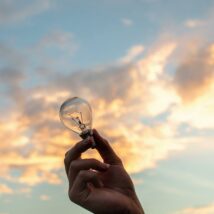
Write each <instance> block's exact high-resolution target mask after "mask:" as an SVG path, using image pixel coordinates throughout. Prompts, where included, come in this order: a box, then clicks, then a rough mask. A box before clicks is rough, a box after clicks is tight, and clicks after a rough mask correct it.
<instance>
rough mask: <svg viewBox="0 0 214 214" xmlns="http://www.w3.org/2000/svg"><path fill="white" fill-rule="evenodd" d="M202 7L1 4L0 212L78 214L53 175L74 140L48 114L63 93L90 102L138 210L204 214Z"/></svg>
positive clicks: (210, 203) (210, 87)
mask: <svg viewBox="0 0 214 214" xmlns="http://www.w3.org/2000/svg"><path fill="white" fill-rule="evenodd" d="M213 10H214V2H213V1H211V0H210V1H209V0H206V1H199V0H194V1H193V0H188V1H169V0H168V1H167V0H132V1H131V0H123V1H122V0H115V1H112V0H109V1H106V0H102V1H97V0H96V1H95V0H92V1H87V2H86V1H81V0H79V1H75V0H71V1H68V0H63V1H57V0H52V1H51V0H31V1H27V0H21V1H15V0H1V1H0V96H1V101H0V112H1V115H2V117H1V118H0V142H1V143H0V162H1V164H2V166H1V169H0V214H14V213H16V214H19V213H20V214H21V213H29V212H30V213H32V214H33V213H38V212H39V213H50V212H51V213H52V214H55V213H59V212H64V213H66V212H67V213H69V212H71V213H87V211H85V210H83V209H82V208H79V207H78V206H77V205H75V204H72V203H71V202H70V201H69V199H68V197H67V181H66V178H65V173H64V169H63V159H64V153H65V152H66V151H67V149H69V148H70V147H71V146H72V145H74V143H75V142H76V141H78V140H79V139H78V137H76V136H74V135H73V134H72V133H70V132H69V131H67V130H65V129H64V128H63V126H62V125H61V124H60V121H59V118H58V110H59V106H60V104H61V103H62V102H63V101H64V100H65V99H67V98H68V97H72V96H80V97H83V98H85V99H87V100H88V101H89V102H90V103H91V105H92V108H93V113H94V127H96V128H97V129H98V130H100V132H101V133H102V134H103V135H104V136H105V137H106V138H108V139H109V141H110V142H111V143H112V146H113V147H114V149H115V150H116V151H117V153H118V154H119V156H121V158H122V160H123V162H124V164H125V166H126V168H127V170H128V172H129V173H130V175H131V177H132V178H133V181H134V183H135V187H136V191H137V194H138V196H139V198H140V201H141V203H142V205H143V207H144V208H145V211H146V213H151V214H189V213H191V214H198V213H203V214H211V213H214V197H213V190H214V184H213V176H214V174H213V172H212V170H211V169H212V166H211V163H212V162H213V161H214V158H213V155H212V154H213V152H214V134H213V133H214V129H213V127H214V123H213V121H214V111H213V109H214V101H213V99H212V98H213V94H214V75H213V68H214V43H213V40H212V38H213V33H214V32H213V30H212V26H213V22H214V16H213V15H212V14H213ZM115 119H116V123H115ZM89 156H90V157H91V156H94V157H97V155H96V154H95V153H94V152H92V151H90V152H89V153H87V154H86V157H89Z"/></svg>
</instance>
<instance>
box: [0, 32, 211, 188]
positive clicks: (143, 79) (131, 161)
mask: <svg viewBox="0 0 214 214" xmlns="http://www.w3.org/2000/svg"><path fill="white" fill-rule="evenodd" d="M70 41H72V35H71V34H66V33H65V34H60V33H59V34H58V33H57V34H55V33H54V34H48V35H47V36H45V37H44V38H43V39H41V40H40V42H39V43H38V47H39V49H40V48H42V47H44V48H47V49H49V48H50V47H52V45H55V42H56V43H57V45H56V46H57V47H58V48H59V49H60V48H62V49H64V48H65V49H66V48H67V46H66V45H67V44H70ZM178 45H179V44H177V42H161V43H160V44H156V45H155V46H153V47H151V48H149V50H146V51H144V46H143V45H136V46H133V47H131V48H130V50H129V51H128V52H127V55H126V56H124V57H121V59H123V60H122V61H123V63H118V61H120V62H121V59H120V60H118V61H116V63H112V65H108V66H104V67H102V68H101V67H97V68H91V69H88V70H79V71H76V72H69V73H59V72H56V71H55V70H54V71H50V72H48V73H46V74H45V75H44V76H43V81H42V82H39V81H38V82H37V84H33V85H32V86H31V87H29V86H28V87H26V86H25V85H23V84H22V81H23V78H24V79H25V75H26V73H24V75H23V74H22V72H21V73H20V69H19V70H18V71H17V73H16V72H15V71H13V72H15V73H13V72H11V73H7V75H6V77H5V82H7V84H8V85H13V84H14V85H16V84H17V85H18V86H19V87H21V91H18V94H19V95H20V96H19V97H20V99H15V97H14V93H15V91H12V92H11V93H8V97H7V99H8V100H10V101H13V102H12V104H11V105H12V107H11V108H12V109H13V111H8V110H7V108H8V106H7V108H5V109H4V110H2V114H3V115H4V117H2V118H1V119H0V140H1V142H2V143H1V145H0V148H1V149H0V162H1V169H0V177H1V178H2V179H5V180H7V181H9V182H18V183H20V184H21V185H23V184H26V185H28V186H33V185H37V184H40V183H44V182H47V183H50V184H60V182H61V179H62V178H61V174H60V171H61V170H62V169H63V158H64V153H65V152H66V151H67V150H68V149H69V148H70V147H71V146H72V145H74V144H75V142H76V141H79V140H80V139H79V138H78V136H76V137H75V136H74V135H72V133H71V132H69V131H68V130H66V129H64V128H63V126H62V124H60V121H59V116H58V111H59V107H60V104H61V103H62V102H63V101H64V100H65V99H67V98H68V97H72V96H80V97H83V98H85V99H87V100H88V101H89V102H90V103H91V105H92V108H93V112H94V127H96V128H97V129H98V130H100V131H101V133H102V134H103V135H104V136H105V137H106V138H107V139H108V140H109V142H110V143H111V145H112V146H113V148H114V149H115V150H116V152H117V153H118V154H119V156H120V157H121V158H122V160H123V162H124V165H125V166H126V168H127V170H128V172H129V173H139V172H142V171H144V170H145V169H149V168H153V167H156V165H157V163H158V161H159V160H161V159H164V158H167V156H168V154H169V152H170V151H171V150H181V149H184V148H185V145H186V144H187V143H188V142H190V143H191V142H195V141H196V138H193V136H182V135H178V134H179V133H178V128H179V126H180V125H181V124H182V123H183V122H186V123H188V124H189V125H190V128H192V126H193V127H195V126H194V124H198V121H194V120H193V118H198V119H199V116H198V117H195V115H196V114H197V115H200V114H199V112H200V108H201V107H202V108H203V112H204V114H202V115H203V117H204V118H206V119H208V116H209V117H210V118H212V117H211V116H210V115H209V113H208V111H210V113H212V109H213V108H211V109H209V108H207V107H208V105H209V104H210V103H208V100H209V101H210V102H212V99H210V97H211V92H210V93H209V92H207V90H204V91H203V90H202V89H203V87H201V88H200V90H199V92H197V93H193V91H194V90H195V88H197V87H198V86H197V87H196V85H197V84H199V85H200V84H202V85H204V82H203V81H202V80H201V79H203V78H201V76H200V75H199V74H198V73H200V72H202V73H203V75H205V76H206V75H208V76H209V75H210V74H209V72H208V70H207V71H206V72H205V71H204V70H203V71H199V70H198V73H197V72H196V73H194V72H192V70H191V69H190V68H192V67H194V64H195V62H197V60H198V58H199V56H203V57H202V58H203V59H202V61H199V62H198V64H200V63H201V62H203V63H204V64H206V63H208V61H209V63H211V62H212V54H211V52H212V51H211V52H209V50H211V46H209V47H207V48H205V49H203V51H202V52H201V55H200V54H199V52H198V51H196V52H195V55H193V56H194V57H193V59H194V60H192V58H191V57H190V59H189V58H188V57H187V58H186V60H185V61H182V60H181V62H180V64H179V65H178V69H177V70H176V73H175V74H171V73H168V72H167V68H168V67H167V66H168V65H169V62H170V57H172V55H173V53H174V52H175V51H176V49H177V47H178ZM71 46H72V45H71ZM33 51H34V52H33ZM143 51H144V55H143V56H142V53H143ZM32 52H33V53H32V55H33V56H36V55H37V54H38V53H39V51H38V49H36V48H33V49H32ZM207 56H209V57H207ZM27 59H28V58H27ZM207 59H209V60H208V61H206V60H207ZM29 62H30V60H29ZM29 62H28V63H27V64H30V63H29ZM186 62H189V63H186ZM39 63H40V62H39ZM209 63H208V64H209ZM188 66H189V67H188ZM208 66H211V64H209V65H208ZM183 68H185V69H183ZM201 68H202V69H204V68H206V66H202V67H201ZM32 69H34V68H32ZM184 70H185V72H184ZM188 72H190V75H189V76H188V75H187V77H189V78H185V75H186V73H188ZM35 74H37V73H36V72H35ZM191 75H192V76H193V77H194V78H192V77H191ZM190 77H191V78H190ZM33 78H38V76H36V75H34V76H33ZM198 79H199V80H198ZM205 79H206V78H205ZM29 80H31V79H27V80H26V79H25V81H29ZM192 81H193V82H194V83H192ZM195 82H196V83H197V84H196V83H195ZM187 83H188V84H187ZM210 84H211V83H210ZM190 85H191V87H190ZM185 87H187V88H188V87H189V88H188V89H189V90H188V93H189V95H188V93H184V88H185ZM210 87H211V86H210ZM209 89H210V88H209ZM192 94H194V95H195V100H197V102H198V103H196V101H194V102H193V100H192V101H190V102H187V103H188V105H187V104H186V102H184V100H185V99H187V98H186V97H188V98H189V97H192ZM199 95H200V96H199ZM16 97H18V96H16ZM198 97H201V98H203V99H205V98H206V100H207V102H206V106H203V105H202V103H203V100H201V99H199V98H198ZM196 98H197V99H196ZM14 100H15V102H14ZM185 101H186V100H185ZM187 101H188V99H187ZM190 104H191V105H190ZM187 106H188V108H187ZM196 109H198V110H197V111H196ZM205 109H207V110H206V111H207V113H206V114H205ZM187 110H188V111H187ZM192 112H194V117H189V115H190V113H192ZM200 121H203V119H201V120H200ZM209 121H210V123H209V126H204V127H203V128H207V127H208V128H210V127H211V125H212V123H213V122H212V121H214V120H211V119H210V120H209ZM200 124H203V123H200ZM204 124H205V119H204ZM206 124H207V123H206ZM202 141H203V139H202ZM85 157H95V158H98V155H97V153H95V151H94V150H89V151H88V152H87V153H86V154H85ZM14 160H15V161H14ZM14 170H16V171H19V175H17V176H14V174H13V171H14Z"/></svg>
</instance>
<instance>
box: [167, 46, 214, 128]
mask: <svg viewBox="0 0 214 214" xmlns="http://www.w3.org/2000/svg"><path fill="white" fill-rule="evenodd" d="M213 47H214V46H213V44H210V45H208V46H206V47H204V48H202V49H201V48H199V49H197V48H196V49H195V50H194V53H193V54H190V55H189V56H187V57H186V59H185V60H184V61H182V62H181V63H180V65H179V66H178V69H177V70H176V73H175V76H174V82H173V85H174V86H175V88H176V90H177V93H178V94H179V96H180V97H181V102H178V103H177V105H176V106H174V107H173V110H172V112H171V115H170V117H169V119H170V120H171V121H173V122H174V123H177V124H181V123H186V124H189V125H190V126H192V127H195V128H198V129H212V128H213V127H214V123H213V120H214V118H213V116H214V111H213V109H214V101H213V99H212V96H213V93H214V58H213V53H214V52H213V50H214V48H213Z"/></svg>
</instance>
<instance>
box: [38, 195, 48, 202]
mask: <svg viewBox="0 0 214 214" xmlns="http://www.w3.org/2000/svg"><path fill="white" fill-rule="evenodd" d="M39 198H40V200H42V201H49V200H50V196H48V195H40V197H39Z"/></svg>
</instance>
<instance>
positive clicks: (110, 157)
mask: <svg viewBox="0 0 214 214" xmlns="http://www.w3.org/2000/svg"><path fill="white" fill-rule="evenodd" d="M93 137H94V140H95V143H96V147H95V148H96V149H97V151H98V152H99V153H100V155H101V157H102V158H103V160H104V162H105V163H109V164H112V165H117V164H122V161H121V160H120V158H119V157H118V156H117V154H116V153H115V152H114V150H113V149H112V147H111V146H110V144H109V143H108V141H107V140H106V139H104V138H103V137H102V136H101V135H100V134H99V133H98V132H97V130H96V129H93Z"/></svg>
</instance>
